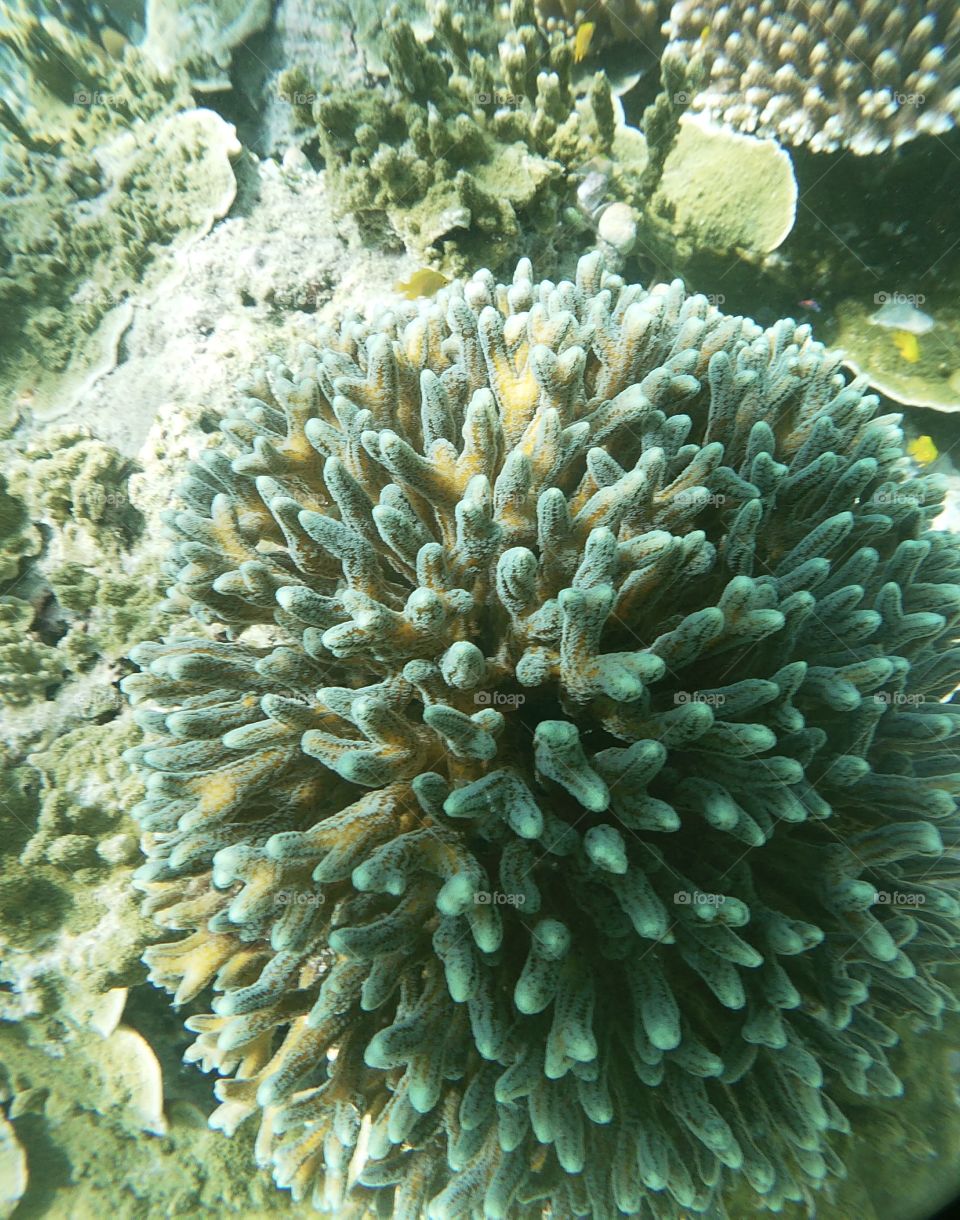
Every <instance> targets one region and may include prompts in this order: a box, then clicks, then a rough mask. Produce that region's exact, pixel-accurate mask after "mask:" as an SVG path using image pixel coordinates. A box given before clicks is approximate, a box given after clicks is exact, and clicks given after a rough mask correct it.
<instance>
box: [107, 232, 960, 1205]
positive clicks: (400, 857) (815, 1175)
mask: <svg viewBox="0 0 960 1220" xmlns="http://www.w3.org/2000/svg"><path fill="white" fill-rule="evenodd" d="M247 394H248V397H246V399H245V400H244V405H243V406H242V408H241V409H239V410H238V412H237V413H236V414H235V415H234V416H233V417H231V418H229V419H227V420H226V421H225V422H224V424H223V436H224V438H225V444H224V445H223V446H221V447H219V448H212V449H210V450H209V451H208V452H207V453H206V454H204V455H203V456H202V457H201V459H200V460H199V461H198V462H197V463H196V464H194V465H193V466H192V467H191V469H190V471H189V473H188V475H187V479H186V482H185V483H184V484H183V486H182V489H181V490H182V495H183V498H184V500H185V502H186V507H185V508H183V509H181V510H176V511H173V512H172V513H171V514H170V517H169V520H170V523H171V525H172V527H173V529H174V530H175V532H176V534H177V536H178V542H177V544H176V549H175V555H174V559H173V564H172V571H173V572H174V574H175V584H174V587H173V590H172V593H171V602H172V604H173V606H174V607H175V608H179V609H186V608H189V609H190V610H191V611H192V612H193V614H194V615H195V616H196V618H197V619H199V620H200V622H201V623H206V624H208V630H207V631H206V632H203V631H197V632H195V634H193V635H184V636H177V637H174V638H171V639H168V640H167V641H165V642H159V643H145V644H143V645H141V646H139V647H138V648H137V649H136V650H135V651H134V654H133V655H134V659H135V660H136V661H137V663H138V664H139V665H140V666H141V667H142V672H141V673H139V674H134V675H131V676H130V677H128V678H126V679H125V681H124V689H125V691H126V693H127V694H128V696H129V697H130V698H131V700H132V701H133V702H134V703H135V704H136V705H138V717H139V719H140V721H141V723H142V726H143V727H144V729H145V730H146V731H147V733H148V739H147V741H146V743H145V744H144V745H143V746H142V747H138V748H137V749H136V750H134V751H133V753H132V756H131V757H132V759H133V760H134V761H135V762H136V763H138V765H139V766H140V767H141V768H142V769H143V771H144V773H145V774H146V776H147V796H146V799H145V800H144V801H143V802H142V803H141V804H140V805H139V806H138V807H137V809H136V811H135V813H136V816H137V818H138V819H139V823H140V825H141V827H142V829H143V832H144V835H145V839H144V842H145V846H146V850H147V854H148V861H147V863H146V865H145V866H144V867H143V869H142V870H141V873H140V875H139V877H140V880H139V884H140V885H141V886H142V888H143V889H144V891H145V893H146V895H147V897H146V910H148V911H149V912H151V913H152V914H153V915H154V916H155V918H156V919H157V920H158V921H159V922H160V923H161V925H162V926H164V927H166V928H168V929H172V930H175V931H177V932H178V933H180V932H182V933H185V935H184V936H182V937H181V936H177V937H172V938H171V939H170V941H169V943H166V944H163V945H161V946H158V947H155V948H152V949H150V950H149V951H148V954H147V960H148V963H149V966H150V970H151V977H152V979H153V981H154V982H155V983H157V984H159V985H161V986H163V987H165V988H167V989H168V990H170V991H171V992H173V993H174V995H175V1002H176V1003H177V1004H184V1003H186V1002H188V1001H190V1000H193V999H195V998H196V997H199V996H202V995H203V993H204V992H205V989H207V988H209V987H212V988H213V990H214V992H215V993H216V997H215V999H214V1000H213V1003H212V1009H213V1011H212V1012H211V1013H209V1014H205V1015H199V1016H194V1017H191V1018H190V1020H189V1022H188V1024H189V1027H190V1028H191V1029H192V1030H193V1031H195V1032H196V1034H197V1040H196V1042H195V1044H194V1046H193V1047H192V1049H191V1050H190V1052H189V1058H190V1059H193V1060H197V1061H199V1062H201V1063H202V1064H203V1065H204V1066H205V1067H206V1068H208V1069H216V1070H217V1071H218V1072H219V1073H220V1075H221V1076H222V1077H223V1079H221V1080H220V1082H219V1083H218V1085H217V1088H216V1091H217V1095H218V1097H219V1099H220V1101H221V1105H220V1107H219V1109H218V1110H217V1111H216V1113H215V1116H214V1118H213V1119H212V1121H213V1123H214V1125H215V1126H218V1127H221V1128H223V1129H224V1130H226V1131H232V1130H233V1129H234V1128H235V1127H236V1126H237V1125H238V1124H239V1123H241V1122H242V1121H243V1120H245V1119H247V1118H249V1117H251V1116H252V1115H254V1114H256V1113H257V1112H258V1111H260V1113H261V1128H260V1136H259V1141H258V1156H259V1159H260V1161H261V1163H262V1164H265V1165H271V1166H272V1168H273V1171H274V1174H275V1177H276V1179H277V1181H278V1183H279V1184H280V1185H281V1186H286V1187H291V1188H292V1190H293V1192H294V1195H295V1196H296V1197H298V1198H300V1197H304V1196H308V1197H312V1199H313V1201H314V1203H315V1205H316V1206H317V1207H319V1208H320V1209H321V1210H326V1211H330V1212H333V1213H335V1214H336V1215H338V1216H359V1215H365V1214H367V1213H368V1212H369V1213H370V1214H382V1212H381V1210H380V1209H381V1208H382V1207H384V1206H387V1207H389V1206H391V1205H392V1207H393V1214H394V1215H395V1216H397V1217H410V1218H412V1217H419V1216H421V1215H428V1216H430V1217H433V1218H438V1217H453V1216H467V1215H471V1216H479V1215H483V1216H486V1217H508V1216H511V1217H512V1216H517V1217H519V1216H534V1215H541V1214H544V1213H543V1208H544V1207H545V1206H546V1207H548V1208H549V1210H550V1214H552V1215H556V1216H593V1217H597V1218H598V1220H599V1218H600V1217H603V1218H604V1220H606V1218H607V1217H610V1216H614V1215H617V1214H625V1215H631V1216H652V1215H655V1216H661V1217H674V1216H677V1215H679V1214H681V1213H684V1212H691V1211H692V1212H704V1211H706V1210H708V1209H711V1210H710V1214H711V1215H721V1214H723V1203H722V1200H723V1196H724V1192H725V1191H727V1190H728V1189H730V1188H735V1189H736V1190H737V1192H738V1196H737V1197H738V1198H739V1199H741V1200H742V1199H743V1198H744V1197H745V1195H749V1196H750V1197H751V1199H753V1200H754V1201H755V1202H756V1203H757V1204H758V1205H760V1206H766V1207H768V1208H770V1209H772V1210H777V1209H779V1208H780V1207H781V1205H782V1204H783V1202H784V1200H788V1199H796V1200H800V1199H805V1198H808V1196H809V1195H810V1193H811V1192H812V1191H814V1190H815V1189H817V1188H818V1187H820V1186H821V1185H822V1184H823V1183H824V1182H825V1181H827V1180H829V1179H831V1178H832V1177H833V1176H834V1175H837V1174H840V1173H841V1172H842V1169H843V1165H842V1160H841V1156H840V1153H839V1151H838V1146H836V1145H837V1139H836V1137H837V1136H838V1135H839V1133H842V1132H844V1131H846V1130H848V1129H849V1123H848V1119H847V1118H846V1117H845V1112H844V1109H845V1105H848V1104H849V1103H850V1102H851V1101H853V1100H856V1099H861V1100H864V1099H865V1100H866V1102H868V1103H869V1100H870V1099H871V1098H873V1099H876V1098H889V1097H893V1096H895V1095H897V1094H898V1093H899V1092H900V1091H901V1089H902V1085H901V1081H900V1080H899V1079H898V1077H897V1076H896V1074H895V1073H894V1071H893V1069H892V1068H891V1066H890V1063H889V1061H888V1057H887V1052H888V1050H889V1048H891V1047H892V1046H894V1045H895V1044H896V1043H897V1041H898V1038H899V1036H900V1034H901V1033H902V1032H903V1031H904V1030H905V1029H908V1028H913V1027H918V1026H919V1024H921V1023H923V1022H926V1023H930V1024H933V1025H936V1024H937V1023H938V1022H939V1020H940V1014H941V1013H942V1012H943V1011H944V1010H948V1009H949V1010H952V1009H955V1008H956V1000H955V998H954V996H953V994H952V993H951V991H950V990H949V989H948V988H947V987H946V986H945V985H944V984H943V982H942V981H940V980H939V979H938V977H937V972H938V963H940V962H943V961H944V960H947V959H949V958H950V957H952V956H953V953H954V945H955V942H956V937H957V932H958V922H957V921H958V915H960V907H958V904H957V902H956V900H955V898H954V897H953V892H954V891H955V887H956V882H957V869H956V864H955V863H954V859H955V857H954V852H953V849H954V847H955V845H956V843H957V841H958V836H957V831H958V824H957V818H956V814H955V808H954V799H953V794H954V793H955V791H956V790H957V785H958V782H960V777H958V775H957V774H956V754H955V745H954V743H955V741H956V738H957V734H958V731H960V724H958V718H957V708H956V706H955V705H954V704H953V703H952V702H950V701H949V697H950V695H951V692H952V689H953V686H954V683H955V679H956V671H957V661H958V655H960V654H958V650H957V649H956V648H955V647H954V646H953V643H952V641H953V638H954V632H955V626H956V623H957V621H958V618H960V588H958V584H960V548H958V545H957V542H956V541H955V540H954V539H953V538H952V537H951V536H948V535H943V534H939V533H936V532H931V531H930V530H929V528H928V527H929V522H930V520H931V518H932V517H933V516H934V515H935V514H936V513H937V511H938V507H939V501H940V498H941V496H942V490H941V489H940V488H939V487H938V485H937V483H936V481H935V480H934V479H931V478H929V477H926V478H911V477H910V476H909V474H908V473H906V468H905V466H904V464H903V463H902V461H901V458H902V450H901V433H900V431H899V428H898V426H897V419H896V417H893V416H882V417H879V418H874V412H875V409H876V399H875V398H874V397H872V396H870V395H867V394H865V392H864V385H863V383H862V382H860V381H857V382H854V383H852V384H846V382H845V379H844V377H843V375H842V374H841V373H840V371H839V357H838V356H836V355H833V354H831V353H829V352H827V351H826V350H825V349H824V348H823V347H822V346H821V345H819V344H818V343H815V342H814V341H813V340H812V339H811V337H810V332H809V328H808V327H806V326H797V325H796V324H794V323H793V322H790V321H783V322H779V323H777V324H776V325H775V326H774V327H773V328H771V329H769V330H763V329H761V328H760V327H759V326H757V325H756V324H755V323H753V322H751V321H749V320H746V319H744V318H740V317H726V316H724V315H722V314H721V313H720V312H718V311H717V310H716V309H715V308H713V307H712V306H710V305H709V303H708V302H707V300H706V299H705V298H704V297H702V296H686V295H685V293H684V290H683V288H682V286H681V285H680V284H679V283H674V284H672V285H670V286H660V287H658V288H654V289H653V290H652V291H645V290H643V289H642V288H640V287H638V286H628V285H625V284H624V283H623V282H622V281H621V280H619V279H618V278H616V277H614V276H611V275H609V274H608V273H606V272H605V270H604V268H603V266H602V263H601V261H600V260H599V258H598V257H597V256H595V255H594V256H589V257H587V258H585V259H583V260H581V262H580V264H579V267H578V271H577V276H576V282H562V283H558V284H553V283H549V282H545V283H540V284H538V283H535V282H534V281H533V279H532V276H531V269H530V266H529V264H527V263H521V264H520V266H519V267H518V269H517V273H516V275H515V277H514V279H513V282H512V284H510V285H506V286H504V285H498V284H497V283H495V281H494V278H493V276H492V275H491V274H490V273H489V272H485V271H484V272H480V273H478V274H477V275H476V276H475V277H474V278H473V279H472V280H470V281H469V282H468V283H466V284H460V283H455V284H453V285H451V286H450V287H449V288H446V289H444V290H442V291H441V292H440V293H439V294H438V297H437V298H436V300H435V301H433V302H430V303H423V304H422V305H421V306H419V307H416V306H408V307H405V309H404V311H398V312H394V313H390V314H387V315H385V316H383V317H382V318H380V319H379V320H378V321H374V322H372V323H371V322H364V321H362V320H361V319H360V318H359V317H353V316H351V317H347V318H346V319H345V320H343V322H342V323H341V325H340V326H339V328H338V329H330V330H327V331H325V332H324V333H323V335H322V338H321V343H320V346H319V348H318V349H315V350H314V349H308V350H306V351H305V352H304V353H303V354H302V359H301V362H300V364H299V365H298V367H297V369H296V371H290V370H288V369H286V368H285V367H283V366H282V365H280V364H279V363H277V364H275V365H273V366H272V369H271V371H270V373H269V374H265V375H264V376H262V377H261V378H260V379H259V380H257V381H256V382H255V383H254V384H252V385H250V386H248V387H247ZM945 845H946V847H947V848H948V850H947V851H946V852H945V850H944V848H945Z"/></svg>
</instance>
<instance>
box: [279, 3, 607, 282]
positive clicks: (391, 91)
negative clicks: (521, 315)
mask: <svg viewBox="0 0 960 1220" xmlns="http://www.w3.org/2000/svg"><path fill="white" fill-rule="evenodd" d="M384 38H385V50H384V56H385V59H386V64H387V68H388V70H389V80H388V82H387V83H386V84H385V85H384V86H383V87H381V88H377V89H371V88H370V86H369V84H364V85H360V86H352V87H349V88H344V89H332V90H329V91H328V92H327V93H326V94H325V95H323V96H321V98H320V100H319V101H318V102H317V103H316V105H315V108H314V113H315V116H316V120H317V131H318V135H319V139H320V146H321V150H322V152H323V155H324V158H325V161H326V165H327V172H328V174H329V175H330V177H331V179H332V185H333V188H334V192H335V195H336V197H337V199H338V201H339V206H340V207H341V208H344V209H347V210H349V211H351V212H353V213H354V215H355V216H356V217H357V219H358V221H359V222H360V224H361V227H362V228H363V229H364V231H365V233H366V234H367V235H368V236H371V237H373V238H375V239H377V240H379V241H381V242H382V241H385V240H391V239H392V240H393V241H394V242H396V241H397V240H398V239H399V240H400V241H402V242H403V244H404V245H405V247H406V248H407V250H408V251H409V252H410V253H412V254H414V255H415V256H416V257H417V258H418V259H420V260H421V261H424V262H429V263H431V264H436V265H437V266H439V267H441V268H442V269H443V270H444V271H446V272H450V273H460V272H463V271H464V270H465V269H467V268H470V267H474V266H476V265H478V263H484V264H488V265H490V266H493V267H496V266H498V265H500V264H502V263H503V262H504V261H506V260H508V259H515V258H516V256H517V254H518V253H527V254H536V255H537V256H538V257H540V258H542V259H543V261H547V260H548V259H549V260H550V261H551V262H553V261H555V260H556V258H557V254H558V252H557V250H556V248H555V245H554V242H555V240H556V238H557V235H558V233H559V235H560V236H561V237H562V238H563V241H564V243H565V244H568V243H569V242H571V241H573V240H575V239H576V233H577V230H578V229H579V230H581V231H586V225H585V224H584V222H583V220H582V219H581V218H579V217H578V216H577V214H576V212H575V211H573V210H572V204H573V202H574V188H575V183H574V180H573V174H574V171H576V170H577V169H578V168H580V167H581V166H582V165H584V164H585V163H586V162H587V161H589V160H590V159H591V158H592V157H594V156H595V155H596V154H597V152H598V150H599V151H604V150H607V151H609V147H610V141H611V140H612V137H613V117H612V116H613V109H612V103H611V99H610V88H609V84H608V83H607V82H606V78H605V77H604V76H603V75H602V74H598V78H597V79H596V80H595V82H594V84H593V87H592V88H591V90H590V95H589V97H588V98H585V99H581V100H580V101H579V102H576V100H575V98H574V95H573V92H572V70H573V50H572V46H571V43H570V40H569V38H568V37H566V36H565V35H564V34H563V33H562V32H560V31H557V32H555V33H554V34H552V35H548V34H547V33H546V32H545V31H544V30H543V29H542V28H540V27H538V26H537V25H536V23H535V21H534V13H533V8H532V4H530V3H526V2H524V0H518V2H516V3H515V4H514V5H513V6H512V9H511V27H510V29H509V30H508V31H507V33H506V36H505V37H504V39H503V41H502V42H501V43H500V46H499V60H498V61H497V62H492V61H491V59H490V57H489V56H484V55H482V54H481V53H480V52H478V51H477V50H476V49H475V48H473V47H472V46H470V45H469V44H468V43H467V40H466V38H465V34H464V27H463V19H462V18H460V17H455V16H454V15H453V14H452V13H451V10H450V9H449V7H448V6H447V5H446V4H445V3H440V4H438V5H437V6H436V8H435V9H434V13H433V33H432V36H431V38H430V39H429V41H427V42H421V41H420V40H419V39H418V38H417V36H416V34H415V33H414V30H413V28H412V27H411V25H410V24H409V23H408V22H406V21H404V20H402V19H401V18H400V17H399V15H398V14H397V12H396V10H395V9H394V10H392V12H391V13H390V14H388V17H387V19H386V21H385V30H384ZM286 87H287V88H288V89H290V90H293V93H292V94H291V96H293V95H296V94H297V93H298V92H301V91H304V90H306V88H307V83H306V82H305V80H303V79H302V78H301V77H298V76H297V77H291V78H289V79H288V81H287V84H286ZM307 96H311V95H310V94H309V93H308V94H307Z"/></svg>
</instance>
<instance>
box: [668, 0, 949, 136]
mask: <svg viewBox="0 0 960 1220" xmlns="http://www.w3.org/2000/svg"><path fill="white" fill-rule="evenodd" d="M668 32H669V37H670V49H671V50H672V51H679V52H680V53H681V54H683V55H685V56H687V55H693V54H697V55H701V54H702V55H704V56H705V57H706V59H707V60H708V62H709V65H710V76H709V81H708V82H707V83H706V84H705V85H704V87H703V88H702V90H701V91H700V92H699V93H698V94H697V96H696V97H695V98H694V99H693V105H694V107H695V108H696V109H699V110H703V111H706V112H707V113H709V114H710V115H713V116H715V117H718V118H722V119H724V120H725V121H726V122H728V123H730V124H732V125H733V126H734V127H736V128H738V129H740V130H742V131H746V132H759V133H760V134H762V135H771V136H775V137H777V138H778V139H780V140H783V141H785V142H786V143H788V144H806V145H809V146H810V148H811V149H812V150H814V151H815V152H833V151H835V150H836V149H838V148H845V149H849V150H850V151H851V152H853V153H858V154H861V155H862V154H872V153H880V152H883V151H885V150H886V149H888V148H891V147H893V148H896V147H898V146H899V145H901V144H904V143H906V142H907V141H908V140H912V139H915V138H916V137H917V136H919V135H924V134H931V135H939V134H942V133H943V132H946V131H949V130H950V128H952V127H953V126H954V125H955V124H956V121H957V118H958V117H960V66H958V63H957V58H956V56H954V55H952V54H951V53H950V50H949V48H950V47H952V46H954V45H955V44H956V42H957V39H958V38H960V11H958V9H957V6H956V4H955V3H953V0H908V2H907V3H903V4H897V5H892V6H891V5H886V4H881V3H877V0H851V2H850V3H844V4H831V3H828V2H827V0H814V2H813V3H808V2H807V0H778V2H777V3H776V4H773V3H771V2H770V0H760V2H755V0H735V2H734V3H728V4H723V5H719V6H718V5H714V4H705V3H702V2H701V0H678V3H676V4H674V5H673V7H672V9H671V10H670V18H669V22H668Z"/></svg>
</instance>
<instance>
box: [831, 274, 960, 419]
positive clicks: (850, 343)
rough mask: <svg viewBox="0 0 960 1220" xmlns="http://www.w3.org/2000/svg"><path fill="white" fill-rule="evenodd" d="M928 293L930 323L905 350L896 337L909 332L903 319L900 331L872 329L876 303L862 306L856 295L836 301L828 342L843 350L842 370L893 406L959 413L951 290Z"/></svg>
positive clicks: (956, 321) (958, 313) (959, 312)
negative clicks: (860, 378) (863, 380)
mask: <svg viewBox="0 0 960 1220" xmlns="http://www.w3.org/2000/svg"><path fill="white" fill-rule="evenodd" d="M932 293H933V294H935V295H934V296H933V300H932V301H931V303H930V304H929V306H928V308H930V309H932V310H933V311H934V316H935V318H936V322H935V325H932V326H929V328H928V330H923V331H921V332H920V333H919V335H917V336H915V342H912V343H910V345H909V346H905V345H904V344H903V342H902V336H904V335H910V334H912V333H914V332H912V331H911V330H910V329H909V326H910V322H909V319H908V318H907V317H904V319H903V326H902V328H896V327H890V326H883V325H877V324H876V318H877V312H875V310H876V301H875V300H874V301H871V302H870V303H867V302H865V301H864V300H863V298H862V297H861V298H859V299H858V298H856V297H848V298H844V299H842V300H840V301H838V302H837V304H836V306H835V307H834V310H833V313H832V317H831V328H830V329H831V338H832V340H833V342H835V343H836V344H837V346H838V347H840V348H842V349H843V353H844V357H845V360H846V363H847V365H848V367H850V368H851V369H853V370H854V371H855V372H856V373H858V374H859V373H862V374H863V375H864V376H866V377H867V378H868V379H869V381H870V384H871V385H872V386H873V387H874V388H875V389H877V390H879V391H880V392H881V393H883V394H885V395H886V396H887V398H890V399H892V400H893V401H894V402H899V403H904V404H905V405H907V406H913V407H929V408H932V409H934V410H937V411H960V354H958V353H960V309H958V308H957V306H956V303H955V296H954V294H953V292H952V291H950V292H942V293H937V292H936V290H935V289H934V290H932ZM879 295H886V294H879ZM895 302H896V294H894V296H893V297H892V303H895ZM918 312H919V311H918ZM924 316H925V315H924V314H923V313H920V317H924Z"/></svg>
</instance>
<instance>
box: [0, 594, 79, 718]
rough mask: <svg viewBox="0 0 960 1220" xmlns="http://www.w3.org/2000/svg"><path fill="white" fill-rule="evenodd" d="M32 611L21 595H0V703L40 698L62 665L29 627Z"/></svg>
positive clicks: (54, 682)
mask: <svg viewBox="0 0 960 1220" xmlns="http://www.w3.org/2000/svg"><path fill="white" fill-rule="evenodd" d="M35 618H36V612H35V610H34V608H33V606H32V605H31V603H30V602H28V601H24V599H23V598H21V597H0V705H2V704H5V703H7V704H23V703H29V702H30V700H31V699H42V698H43V697H44V692H45V691H46V689H47V688H48V687H51V686H56V685H58V684H59V683H60V682H61V681H62V680H63V676H64V669H65V668H66V667H65V665H64V663H63V662H62V661H61V659H60V657H59V656H58V655H57V650H56V649H55V648H51V647H50V646H49V645H48V644H44V643H43V642H42V640H40V639H39V638H38V636H37V635H36V633H35V632H34V631H33V626H34V620H35Z"/></svg>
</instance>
